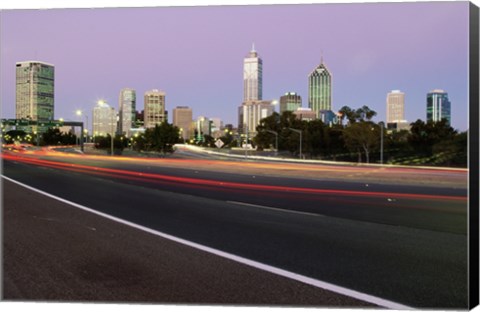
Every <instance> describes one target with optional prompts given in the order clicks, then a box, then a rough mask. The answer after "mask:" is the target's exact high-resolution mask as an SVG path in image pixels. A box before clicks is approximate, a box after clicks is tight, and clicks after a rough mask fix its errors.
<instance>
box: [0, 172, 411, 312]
mask: <svg viewBox="0 0 480 312" xmlns="http://www.w3.org/2000/svg"><path fill="white" fill-rule="evenodd" d="M1 176H2V178H4V179H5V180H8V181H10V182H12V183H15V184H18V185H20V186H23V187H24V188H27V189H29V190H31V191H34V192H37V193H39V194H42V195H44V196H47V197H50V198H53V199H55V200H58V201H60V202H62V203H65V204H68V205H70V206H73V207H76V208H79V209H82V210H84V211H87V212H90V213H93V214H96V215H98V216H101V217H104V218H107V219H109V220H112V221H116V222H118V223H121V224H124V225H127V226H130V227H133V228H136V229H139V230H141V231H144V232H147V233H150V234H154V235H156V236H160V237H162V238H165V239H168V240H171V241H174V242H177V243H180V244H183V245H186V246H189V247H192V248H196V249H199V250H202V251H205V252H208V253H211V254H214V255H217V256H219V257H222V258H226V259H229V260H233V261H236V262H239V263H242V264H245V265H248V266H251V267H254V268H257V269H260V270H263V271H266V272H270V273H273V274H276V275H280V276H283V277H287V278H290V279H292V280H296V281H299V282H302V283H305V284H308V285H311V286H315V287H319V288H322V289H325V290H329V291H332V292H335V293H338V294H341V295H344V296H348V297H352V298H355V299H359V300H362V301H365V302H369V303H373V304H375V305H378V306H381V307H384V308H389V309H394V310H412V309H413V308H412V307H409V306H406V305H403V304H400V303H396V302H393V301H389V300H385V299H382V298H379V297H375V296H371V295H368V294H364V293H361V292H358V291H355V290H351V289H348V288H345V287H341V286H337V285H334V284H331V283H327V282H323V281H320V280H316V279H313V278H310V277H308V276H304V275H300V274H297V273H293V272H290V271H286V270H283V269H279V268H276V267H273V266H270V265H267V264H264V263H260V262H257V261H253V260H250V259H247V258H243V257H240V256H236V255H234V254H230V253H227V252H224V251H221V250H218V249H214V248H211V247H208V246H204V245H200V244H197V243H194V242H191V241H188V240H185V239H182V238H179V237H175V236H172V235H169V234H166V233H163V232H159V231H156V230H153V229H150V228H147V227H144V226H141V225H138V224H135V223H132V222H130V221H126V220H123V219H120V218H117V217H114V216H111V215H108V214H106V213H103V212H99V211H96V210H94V209H91V208H88V207H85V206H82V205H79V204H77V203H74V202H71V201H68V200H66V199H63V198H61V197H57V196H55V195H52V194H49V193H46V192H44V191H41V190H39V189H36V188H33V187H31V186H29V185H26V184H23V183H21V182H19V181H16V180H13V179H11V178H8V177H6V176H4V175H3V174H2V175H1Z"/></svg>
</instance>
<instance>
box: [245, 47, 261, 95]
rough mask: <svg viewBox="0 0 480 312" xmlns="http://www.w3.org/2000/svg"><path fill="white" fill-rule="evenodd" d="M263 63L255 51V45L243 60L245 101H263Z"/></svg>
mask: <svg viewBox="0 0 480 312" xmlns="http://www.w3.org/2000/svg"><path fill="white" fill-rule="evenodd" d="M262 70H263V62H262V59H261V58H260V57H259V56H258V54H257V51H255V45H252V50H251V51H250V52H249V53H248V55H247V57H246V58H245V59H244V60H243V101H244V102H247V101H257V100H261V99H262Z"/></svg>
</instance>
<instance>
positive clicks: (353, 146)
mask: <svg viewBox="0 0 480 312" xmlns="http://www.w3.org/2000/svg"><path fill="white" fill-rule="evenodd" d="M343 138H344V140H345V145H346V146H347V148H348V149H349V150H350V151H353V152H357V153H358V156H359V162H361V153H362V151H363V152H364V153H365V159H366V162H367V163H369V162H370V152H371V151H372V150H373V149H374V148H376V147H377V146H378V144H379V140H380V139H379V138H380V127H379V126H378V125H376V124H375V123H373V122H371V121H364V122H356V123H353V124H351V125H349V126H348V127H346V128H345V129H344V130H343Z"/></svg>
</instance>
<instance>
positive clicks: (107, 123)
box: [93, 101, 117, 136]
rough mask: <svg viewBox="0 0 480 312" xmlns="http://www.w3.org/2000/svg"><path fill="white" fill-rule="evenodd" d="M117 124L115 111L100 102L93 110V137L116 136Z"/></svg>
mask: <svg viewBox="0 0 480 312" xmlns="http://www.w3.org/2000/svg"><path fill="white" fill-rule="evenodd" d="M116 124H117V116H116V115H115V109H114V108H113V107H111V106H110V105H108V104H107V103H105V102H103V101H98V103H97V105H96V106H95V107H94V108H93V135H95V136H106V135H107V134H109V135H115V132H116Z"/></svg>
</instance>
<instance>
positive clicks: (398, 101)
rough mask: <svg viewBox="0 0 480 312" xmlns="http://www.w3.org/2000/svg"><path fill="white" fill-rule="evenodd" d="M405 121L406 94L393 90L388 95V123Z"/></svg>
mask: <svg viewBox="0 0 480 312" xmlns="http://www.w3.org/2000/svg"><path fill="white" fill-rule="evenodd" d="M403 120H405V93H403V92H401V91H400V90H393V91H392V92H390V93H388V94H387V123H393V122H399V121H403Z"/></svg>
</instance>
